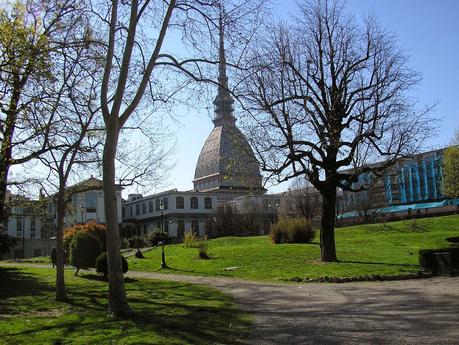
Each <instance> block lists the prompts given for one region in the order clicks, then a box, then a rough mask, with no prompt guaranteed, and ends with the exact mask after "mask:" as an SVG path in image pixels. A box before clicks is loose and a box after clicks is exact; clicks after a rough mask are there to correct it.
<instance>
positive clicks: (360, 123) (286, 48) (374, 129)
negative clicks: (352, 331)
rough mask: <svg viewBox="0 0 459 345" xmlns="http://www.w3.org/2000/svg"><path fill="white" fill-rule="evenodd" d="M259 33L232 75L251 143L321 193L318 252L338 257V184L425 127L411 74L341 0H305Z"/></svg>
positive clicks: (390, 41)
mask: <svg viewBox="0 0 459 345" xmlns="http://www.w3.org/2000/svg"><path fill="white" fill-rule="evenodd" d="M267 31H268V33H267V34H266V35H265V36H264V37H263V38H262V40H259V43H258V44H257V45H256V46H255V47H254V49H253V51H252V53H251V59H250V60H248V62H247V63H248V64H250V65H252V66H253V68H251V70H250V71H251V73H249V75H248V76H245V79H244V80H243V81H242V82H241V83H242V88H241V89H242V91H241V92H242V93H243V97H244V102H245V104H246V106H247V108H248V109H249V110H250V111H251V112H250V113H251V114H252V117H251V118H250V119H249V120H248V121H249V126H248V127H249V133H250V136H251V138H252V140H251V141H252V143H253V144H254V146H255V148H256V151H257V152H258V155H259V157H260V159H261V161H262V164H263V169H264V170H265V171H268V172H270V173H272V174H273V175H275V176H276V177H277V179H278V180H279V181H285V180H288V179H290V178H293V177H296V176H305V177H306V178H307V179H308V180H309V181H310V182H311V184H312V185H313V186H314V187H315V188H316V189H317V190H318V191H319V192H320V194H321V196H322V201H323V203H322V215H321V225H320V230H321V231H320V246H321V260H322V261H337V256H336V248H335V238H334V227H335V209H336V190H337V187H341V188H342V189H344V190H354V189H364V188H368V186H367V185H363V186H360V187H359V188H354V186H355V182H356V181H357V179H358V176H359V175H361V174H382V173H383V171H384V170H385V169H386V168H387V167H388V166H390V165H391V164H393V163H394V162H395V160H397V159H398V158H400V157H404V156H409V155H411V154H413V153H415V152H416V151H418V150H419V149H420V147H421V145H422V143H423V142H424V140H425V139H426V137H428V136H429V134H432V133H431V130H430V129H431V126H430V125H429V120H430V119H429V118H428V112H425V111H422V112H416V111H415V108H414V106H415V105H414V104H413V103H412V101H411V100H410V98H409V95H408V92H409V91H411V90H412V87H413V86H414V85H416V83H417V82H418V81H419V75H418V74H417V73H416V72H414V71H413V70H411V69H410V68H409V67H408V57H407V56H406V53H405V52H404V51H403V50H402V49H401V48H399V47H398V46H397V43H396V41H395V38H394V37H393V36H392V35H390V34H389V33H387V32H385V31H384V30H383V29H382V28H381V27H380V26H379V25H378V23H377V22H376V21H375V19H374V18H373V17H371V16H369V17H366V18H364V20H363V21H362V22H359V21H357V20H356V19H355V18H354V17H352V16H349V15H348V14H346V12H345V10H344V6H343V3H342V2H341V1H325V0H324V1H322V0H312V1H304V2H302V3H301V4H300V5H299V11H298V17H297V20H296V22H295V24H293V25H287V24H278V25H271V26H270V27H269V30H267ZM381 161H383V162H384V163H380V164H377V165H374V163H377V162H381Z"/></svg>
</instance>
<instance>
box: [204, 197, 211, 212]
mask: <svg viewBox="0 0 459 345" xmlns="http://www.w3.org/2000/svg"><path fill="white" fill-rule="evenodd" d="M204 208H205V209H206V210H211V209H212V198H205V199H204Z"/></svg>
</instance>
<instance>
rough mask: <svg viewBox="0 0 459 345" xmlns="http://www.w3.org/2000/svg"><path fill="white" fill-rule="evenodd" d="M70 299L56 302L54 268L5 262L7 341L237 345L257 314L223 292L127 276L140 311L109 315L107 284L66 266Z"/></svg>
mask: <svg viewBox="0 0 459 345" xmlns="http://www.w3.org/2000/svg"><path fill="white" fill-rule="evenodd" d="M65 278H66V282H67V287H68V297H69V300H68V301H67V302H65V303H63V302H56V301H54V287H53V284H54V270H50V269H40V268H36V269H31V268H21V267H20V266H17V267H1V266H0V282H1V284H0V344H8V345H14V344H34V345H38V344H82V345H83V344H85V345H86V344H97V345H104V344H107V345H108V344H112V345H114V344H118V345H126V344H218V343H225V344H226V343H231V344H237V343H238V342H239V339H240V338H241V337H245V336H246V335H247V334H248V329H249V326H250V316H249V315H247V314H245V313H243V312H241V311H240V310H238V309H237V308H236V305H235V304H234V302H233V300H232V299H231V298H230V297H228V296H226V295H224V294H222V293H220V292H219V291H217V290H215V289H211V288H207V287H204V286H199V285H190V284H182V283H174V282H159V281H153V280H134V279H127V282H126V290H127V295H128V299H129V303H130V305H131V307H132V308H133V309H134V311H135V314H134V316H133V317H132V319H131V320H129V321H123V320H118V319H116V318H109V317H107V316H106V306H107V291H108V288H107V283H106V282H104V281H101V279H100V278H99V277H98V276H96V275H89V274H87V275H82V276H81V277H74V276H73V271H70V270H69V271H67V272H66V277H65Z"/></svg>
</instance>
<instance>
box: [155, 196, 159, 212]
mask: <svg viewBox="0 0 459 345" xmlns="http://www.w3.org/2000/svg"><path fill="white" fill-rule="evenodd" d="M159 204H160V201H159V199H156V200H155V211H159V210H160V207H159Z"/></svg>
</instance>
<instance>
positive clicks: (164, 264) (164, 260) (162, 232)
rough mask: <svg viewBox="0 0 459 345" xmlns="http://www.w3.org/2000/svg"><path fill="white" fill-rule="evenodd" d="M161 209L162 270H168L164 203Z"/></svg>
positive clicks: (160, 205)
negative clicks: (165, 246)
mask: <svg viewBox="0 0 459 345" xmlns="http://www.w3.org/2000/svg"><path fill="white" fill-rule="evenodd" d="M159 209H160V210H161V268H168V267H167V265H166V256H165V254H164V242H165V240H164V222H163V211H164V201H163V200H161V201H160V202H159Z"/></svg>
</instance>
